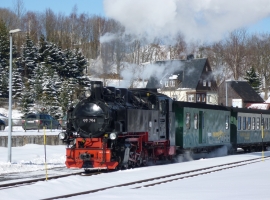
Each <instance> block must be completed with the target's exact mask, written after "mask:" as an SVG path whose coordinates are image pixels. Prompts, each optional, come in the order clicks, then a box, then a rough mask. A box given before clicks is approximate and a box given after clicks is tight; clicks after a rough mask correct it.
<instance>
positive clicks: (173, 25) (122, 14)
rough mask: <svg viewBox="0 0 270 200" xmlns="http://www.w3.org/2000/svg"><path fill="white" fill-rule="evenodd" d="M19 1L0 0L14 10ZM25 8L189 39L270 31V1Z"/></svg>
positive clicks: (52, 0) (100, 2)
mask: <svg viewBox="0 0 270 200" xmlns="http://www.w3.org/2000/svg"><path fill="white" fill-rule="evenodd" d="M16 1H17V0H0V7H2V8H10V9H11V10H13V8H14V4H15V2H16ZM20 1H22V2H23V3H24V8H25V9H26V11H39V12H44V11H45V10H46V8H50V9H52V10H53V11H54V12H55V13H63V14H65V15H69V14H70V13H71V12H72V10H73V8H74V6H75V5H76V6H77V13H78V14H80V13H87V14H90V15H91V14H94V15H101V16H105V17H109V18H113V19H115V20H117V21H120V23H121V24H123V25H124V26H125V27H126V31H127V32H129V33H133V34H137V35H138V36H140V35H147V36H150V37H152V38H154V37H162V36H164V37H167V38H173V37H171V36H173V35H175V34H176V33H178V32H179V31H181V32H182V33H183V34H184V36H185V38H186V39H187V40H194V39H196V40H199V41H208V42H211V41H217V40H220V39H222V38H223V37H224V35H226V34H228V33H229V32H231V31H233V30H235V29H239V28H247V30H248V31H249V32H250V33H262V32H263V33H270V3H269V0H237V1H235V0H207V1H206V0H20Z"/></svg>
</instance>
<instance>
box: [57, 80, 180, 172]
mask: <svg viewBox="0 0 270 200" xmlns="http://www.w3.org/2000/svg"><path fill="white" fill-rule="evenodd" d="M171 109H172V100H171V99H170V98H169V97H167V96H165V95H162V94H159V93H157V91H156V90H152V89H125V88H119V89H116V88H114V87H103V83H102V82H100V81H92V82H91V90H90V91H87V92H86V93H85V97H84V98H83V99H82V100H81V101H80V102H79V103H78V104H77V105H76V106H75V107H71V108H70V109H69V110H68V113H67V128H66V131H65V132H61V133H60V134H59V137H60V139H62V140H63V141H64V142H65V143H67V148H66V166H67V167H68V168H73V167H75V168H85V169H119V168H128V167H133V166H141V165H145V164H146V163H147V162H148V160H152V161H154V162H155V161H157V160H160V159H171V158H172V157H173V156H174V155H175V152H176V151H175V144H174V138H173V137H171V135H172V134H171V132H174V127H173V122H174V113H173V112H172V111H171Z"/></svg>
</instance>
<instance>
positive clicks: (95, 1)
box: [0, 0, 104, 16]
mask: <svg viewBox="0 0 270 200" xmlns="http://www.w3.org/2000/svg"><path fill="white" fill-rule="evenodd" d="M15 2H16V1H15V0H0V7H2V8H9V9H11V10H13V8H14V4H15ZM22 2H23V4H24V8H25V9H26V10H27V11H38V12H43V11H45V10H46V9H47V8H50V9H52V10H53V11H54V12H56V13H64V14H66V15H68V14H70V13H71V12H72V9H73V8H74V6H75V5H76V6H77V12H78V13H88V14H96V15H102V16H104V10H103V0H22Z"/></svg>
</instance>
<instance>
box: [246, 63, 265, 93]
mask: <svg viewBox="0 0 270 200" xmlns="http://www.w3.org/2000/svg"><path fill="white" fill-rule="evenodd" d="M244 79H245V80H247V82H248V83H249V84H250V86H251V87H252V88H253V89H254V90H255V91H256V92H257V93H260V87H261V80H260V77H259V76H258V74H257V73H256V72H255V69H254V68H253V67H251V68H250V70H249V71H247V72H246V77H244Z"/></svg>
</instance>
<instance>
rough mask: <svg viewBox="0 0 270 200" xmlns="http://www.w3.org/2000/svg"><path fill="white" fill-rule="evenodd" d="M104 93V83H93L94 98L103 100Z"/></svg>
mask: <svg viewBox="0 0 270 200" xmlns="http://www.w3.org/2000/svg"><path fill="white" fill-rule="evenodd" d="M102 91H103V82H101V81H91V92H92V98H94V99H101V95H102Z"/></svg>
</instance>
